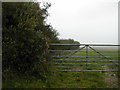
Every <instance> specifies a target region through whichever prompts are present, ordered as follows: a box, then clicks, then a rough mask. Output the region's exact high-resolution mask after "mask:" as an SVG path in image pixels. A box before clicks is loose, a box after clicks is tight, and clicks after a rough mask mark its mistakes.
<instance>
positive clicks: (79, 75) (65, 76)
mask: <svg viewBox="0 0 120 90" xmlns="http://www.w3.org/2000/svg"><path fill="white" fill-rule="evenodd" d="M96 49H97V51H107V50H109V51H110V50H111V51H116V50H115V49H100V48H96ZM89 51H90V52H89V53H88V56H100V55H99V54H98V53H95V52H91V51H92V50H90V49H89ZM72 53H73V52H72ZM101 53H102V54H103V55H105V56H112V57H117V56H118V52H116V53H108V52H101ZM70 54H71V53H66V52H65V53H63V54H62V56H65V55H70ZM85 55H86V52H85V49H83V50H82V52H77V53H75V54H73V55H72V56H85ZM56 59H60V61H55V63H74V65H71V64H70V65H69V64H65V65H63V64H60V65H59V64H56V67H53V71H52V73H51V75H49V76H48V77H47V79H46V80H41V79H39V78H37V77H27V76H20V75H9V76H10V77H11V78H12V79H11V78H10V77H9V78H8V79H6V80H4V81H3V88H6V87H9V88H10V87H12V88H118V77H117V75H118V72H60V71H57V70H112V69H115V67H118V66H117V65H115V64H114V63H118V61H113V62H114V63H113V62H110V61H100V60H107V59H106V58H94V57H90V58H87V61H72V60H86V57H69V58H58V57H57V58H56ZM61 59H62V60H66V61H62V60H61ZM68 60H71V61H68ZM89 60H98V61H89ZM109 60H118V59H117V58H109ZM77 63H80V64H82V63H85V65H76V64H77ZM86 63H87V66H86ZM88 63H92V64H93V63H98V64H103V65H91V64H90V65H89V64H88ZM108 63H109V64H113V65H107V64H108ZM58 66H59V67H58ZM61 66H62V68H60V67H61ZM111 67H112V68H111Z"/></svg>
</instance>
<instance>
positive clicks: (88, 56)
mask: <svg viewBox="0 0 120 90" xmlns="http://www.w3.org/2000/svg"><path fill="white" fill-rule="evenodd" d="M49 45H50V47H51V46H52V47H53V48H52V49H51V50H50V49H49V52H51V53H54V56H52V58H53V60H54V62H55V68H56V70H58V71H64V72H79V71H87V72H89V71H90V72H91V71H95V72H104V71H107V72H117V71H119V68H120V65H119V64H120V63H119V62H120V57H119V50H118V48H119V46H120V45H110V44H108V45H105V44H60V43H50V44H49ZM62 46H66V47H68V46H78V47H79V48H78V49H76V50H66V49H64V48H63V49H62V50H61V49H59V48H60V47H62ZM56 47H57V49H54V48H56Z"/></svg>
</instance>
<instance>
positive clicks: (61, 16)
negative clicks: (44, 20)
mask: <svg viewBox="0 0 120 90" xmlns="http://www.w3.org/2000/svg"><path fill="white" fill-rule="evenodd" d="M38 1H42V0H38ZM44 1H49V2H51V3H52V6H51V8H50V9H49V13H50V16H49V18H48V23H51V25H52V26H53V27H54V28H55V29H56V30H57V31H58V32H59V34H60V35H59V38H61V39H69V38H71V39H74V40H76V41H79V42H80V43H105V44H118V1H119V0H44Z"/></svg>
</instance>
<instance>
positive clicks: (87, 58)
mask: <svg viewBox="0 0 120 90" xmlns="http://www.w3.org/2000/svg"><path fill="white" fill-rule="evenodd" d="M88 46H89V45H85V47H86V68H87V62H88Z"/></svg>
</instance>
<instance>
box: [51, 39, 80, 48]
mask: <svg viewBox="0 0 120 90" xmlns="http://www.w3.org/2000/svg"><path fill="white" fill-rule="evenodd" d="M56 43H60V44H77V45H79V44H80V43H79V42H78V41H74V40H73V39H60V40H59V41H57V42H56ZM50 49H53V50H76V49H79V46H71V45H67V46H64V45H63V46H62V45H57V46H51V47H50Z"/></svg>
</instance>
